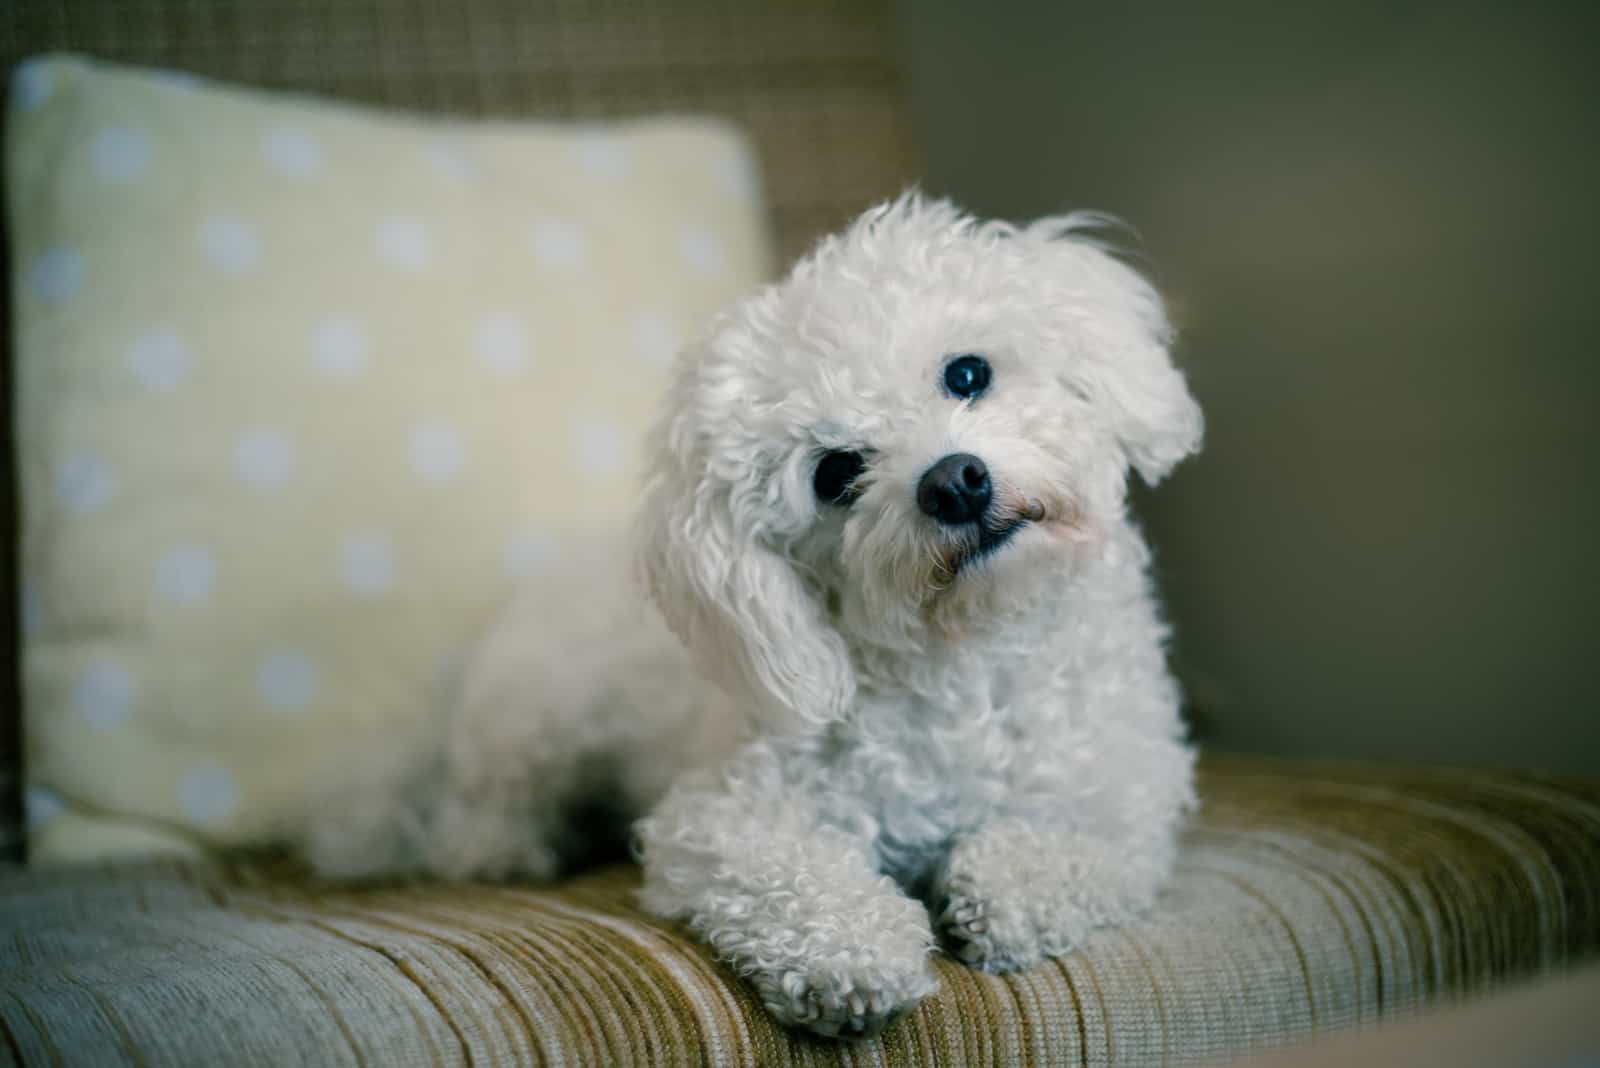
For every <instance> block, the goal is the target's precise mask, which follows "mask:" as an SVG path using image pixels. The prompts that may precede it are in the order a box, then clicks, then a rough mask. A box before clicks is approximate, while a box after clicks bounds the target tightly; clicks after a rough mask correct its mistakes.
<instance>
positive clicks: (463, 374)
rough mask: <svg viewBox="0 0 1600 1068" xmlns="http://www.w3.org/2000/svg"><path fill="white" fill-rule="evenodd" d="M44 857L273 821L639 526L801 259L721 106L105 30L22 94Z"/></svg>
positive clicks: (33, 689) (216, 835)
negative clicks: (176, 54)
mask: <svg viewBox="0 0 1600 1068" xmlns="http://www.w3.org/2000/svg"><path fill="white" fill-rule="evenodd" d="M8 117H9V120H10V121H9V125H8V130H7V133H8V142H7V172H6V176H7V193H8V199H9V206H10V219H11V223H12V237H13V249H14V253H15V261H16V264H17V267H18V279H17V282H18V284H17V286H16V313H17V331H16V339H17V347H16V378H15V383H16V395H17V406H16V414H17V426H16V430H17V437H16V444H17V451H18V473H19V478H20V483H21V490H22V501H21V503H22V564H23V576H24V598H25V600H24V634H23V686H24V696H25V699H26V722H25V731H24V736H25V741H26V746H27V755H28V761H27V768H26V776H27V782H28V787H29V799H30V801H31V802H32V804H31V805H30V815H31V816H32V822H33V825H32V827H31V828H30V849H31V855H32V857H33V858H34V859H37V860H45V861H49V860H59V859H72V858H81V857H84V856H88V855H104V854H106V853H111V852H151V851H157V850H160V851H173V850H183V849H186V848H192V847H193V845H194V843H195V842H197V841H198V842H203V843H208V844H216V843H224V844H225V843H237V842H245V841H251V840H256V839H260V838H262V837H264V836H265V835H266V834H267V833H268V832H269V830H270V829H271V828H274V827H275V826H277V825H278V824H280V823H281V822H282V821H283V819H284V817H285V813H286V812H288V811H291V810H292V809H293V808H295V807H297V806H299V805H300V804H302V803H303V798H304V796H305V793H306V783H307V781H308V779H310V778H312V777H314V776H315V775H317V774H318V773H322V774H326V769H327V768H328V767H329V766H334V767H337V766H340V765H341V764H342V762H343V758H344V757H346V756H348V755H349V754H351V753H354V752H357V751H360V750H363V749H365V748H367V747H368V746H369V745H370V744H371V742H372V741H373V739H375V738H377V737H379V736H382V735H385V734H388V733H390V732H393V731H395V730H399V729H403V728H404V727H406V726H408V725H409V724H410V723H412V722H414V721H415V720H416V719H418V718H420V717H421V716H422V715H423V714H424V713H425V711H426V710H427V709H428V708H430V707H431V706H432V705H433V704H434V703H436V700H437V698H436V695H437V693H438V687H439V682H440V680H441V679H442V678H444V677H447V675H448V671H447V669H448V665H449V664H450V662H451V658H452V657H454V656H457V655H459V654H460V652H461V650H462V649H464V648H466V647H468V646H469V645H470V643H471V640H472V638H473V637H474V636H475V635H476V634H477V633H478V631H479V630H480V629H481V628H482V627H483V626H484V625H486V624H487V622H488V621H489V620H490V619H491V618H492V617H493V615H494V613H495V612H496V611H497V610H498V608H499V607H500V604H501V602H502V601H503V599H504V597H505V596H506V594H505V590H506V588H507V586H508V585H509V584H511V583H512V582H513V581H514V580H515V579H516V578H517V577H518V576H520V575H522V574H524V573H526V572H529V571H532V570H537V569H539V568H541V567H548V566H555V565H553V564H552V561H553V560H558V559H560V558H561V557H562V556H563V555H564V554H566V553H570V552H571V551H572V550H573V549H574V548H575V547H581V546H582V545H583V544H584V543H585V542H586V541H587V540H588V539H589V538H591V537H592V536H593V535H594V534H595V533H596V532H604V533H607V534H611V533H613V532H615V531H617V530H619V529H622V528H623V527H625V526H626V524H627V522H628V519H629V517H630V516H631V514H632V510H633V499H634V496H635V494H636V490H637V477H636V469H637V455H638V451H639V450H638V448H637V441H638V439H639V437H640V436H641V434H642V431H643V428H644V426H645V425H646V424H647V422H648V420H649V419H650V418H651V416H652V415H653V413H654V411H655V409H656V407H657V405H658V404H659V403H660V397H661V393H662V390H663V387H664V384H665V378H666V367H667V365H668V364H670V362H671V360H672V358H673V356H674V354H675V351H676V349H677V347H678V345H679V344H680V343H681V342H682V341H683V340H685V339H687V338H688V337H689V336H692V335H693V334H694V333H696V332H697V331H699V330H700V329H701V328H702V327H703V325H704V324H705V322H706V321H708V320H709V319H710V317H711V316H712V315H713V314H714V313H715V312H717V311H718V310H720V309H721V308H722V307H723V306H725V305H726V304H728V303H730V302H732V301H733V300H735V299H737V298H738V297H740V296H742V295H744V294H745V293H746V292H748V291H749V290H751V289H753V288H755V287H756V286H758V285H759V284H760V283H761V282H762V281H763V280H764V278H765V275H766V272H767V270H768V269H769V267H770V255H769V249H768V240H767V232H766V228H765V223H764V217H763V211H762V208H761V203H760V193H759V181H758V178H757V175H756V171H755V166H754V158H753V155H752V153H751V151H750V150H749V147H748V145H747V144H746V143H745V141H744V138H743V136H742V135H741V134H740V133H739V132H738V131H737V130H735V129H734V128H733V127H732V126H730V125H727V124H724V123H721V122H718V121H712V120H707V119H697V118H693V117H658V118H652V119H646V120H638V121H626V122H610V123H582V124H577V123H534V122H525V123H506V122H502V123H464V122H453V121H441V120H432V119H419V118H416V117H411V116H402V115H396V114H389V113H379V112H371V111H363V110H357V109H354V108H349V107H341V106H336V105H333V104H330V103H327V102H323V101H317V100H313V99H310V98H303V97H292V96H287V95H284V94H273V93H263V92H257V91H250V90H244V89H237V88H229V87H224V86H219V85H214V84H210V83H196V82H195V80H194V79H190V78H180V77H178V76H175V75H172V74H163V73H161V72H152V71H142V70H134V69H129V68H122V67H115V66H111V65H109V64H104V63H98V62H91V61H87V60H82V59H77V58H71V57H55V58H45V59H38V60H33V61H30V62H29V63H27V64H25V65H24V66H23V67H22V68H21V69H20V70H19V72H18V74H17V76H16V79H15V83H14V87H13V94H12V98H11V111H10V114H9V116H8Z"/></svg>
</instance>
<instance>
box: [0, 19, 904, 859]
mask: <svg viewBox="0 0 1600 1068" xmlns="http://www.w3.org/2000/svg"><path fill="white" fill-rule="evenodd" d="M889 32H890V27H889V14H888V5H887V3H884V2H879V0H870V2H858V0H762V2H761V3H753V4H746V3H739V2H738V0H670V2H664V3H656V2H650V0H632V2H630V0H555V2H540V3H530V2H527V0H461V2H459V3H455V4H449V5H446V4H437V5H433V4H417V3H411V2H407V0H376V2H373V3H364V4H341V3H331V4H307V3H305V2H304V0H198V2H197V0H145V2H141V3H137V4H131V3H127V2H126V0H75V2H74V3H72V4H70V5H69V4H63V3H61V2H60V0H9V2H8V3H7V4H5V5H3V6H0V71H3V72H4V73H5V74H6V75H7V76H8V77H9V74H10V72H11V70H12V69H13V68H14V67H15V65H16V63H17V62H18V61H19V60H20V59H22V58H23V57H25V56H28V55H32V54H35V53H39V52H49V51H73V52H82V53H86V54H88V55H92V56H96V57H100V58H105V59H112V60H118V61H121V62H125V63H135V64H142V65H146V66H153V67H165V68H173V69H179V70H186V71H192V72H194V73H196V74H200V75H203V76H207V77H212V78H216V79H219V80H225V81H232V82H239V83H244V84H249V85H256V86H263V87H271V88H283V89H294V90H299V91H304V92H312V93H319V94H324V95H327V96H330V97H337V98H342V99H346V100H353V101H361V102H365V103H370V104H377V105H382V106H388V107H394V108H403V109H407V110H412V111H420V112H435V113H442V114H458V115H476V116H485V117H491V116H493V117H530V116H537V117H547V118H564V117H583V118H601V117H607V116H628V115H639V114H649V113H660V112H696V113H704V114H712V115H719V116H723V117H725V118H728V119H731V120H733V121H735V122H738V123H739V124H740V125H741V126H743V127H744V128H745V129H746V130H747V131H748V133H749V134H750V136H751V137H752V138H753V139H754V142H755V144H756V146H757V147H758V149H759V151H760V154H761V161H762V165H763V169H764V172H765V181H766V192H767V199H768V204H769V208H770V211H771V215H772V224H773V227H774V232H775V234H776V237H777V247H778V251H779V253H780V255H781V257H782V258H783V260H784V261H785V262H787V261H788V260H789V259H792V258H793V257H794V256H796V255H798V254H799V253H800V252H802V251H804V250H805V248H806V247H807V246H808V245H809V244H810V243H811V242H812V241H813V240H815V239H816V237H817V236H819V235H820V234H822V233H824V232H826V231H827V230H829V229H832V228H833V227H835V226H837V225H838V224H839V223H841V222H843V221H844V220H846V219H848V218H849V217H850V216H851V215H853V214H854V213H856V212H857V211H859V210H860V209H861V208H863V207H865V206H866V205H868V204H870V203H871V202H873V201H874V200H878V199H882V198H883V197H886V196H889V195H891V194H893V193H895V192H896V191H898V190H899V189H900V188H901V187H902V186H904V185H905V184H906V183H907V182H908V181H910V180H911V179H912V178H913V177H914V176H915V174H916V171H917V167H916V154H915V152H914V149H913V147H912V143H911V138H910V134H909V130H908V128H907V123H906V119H905V112H904V108H903V106H902V100H901V95H900V90H899V86H898V83H897V74H896V70H895V66H894V62H893V55H892V52H891V48H890V43H889ZM0 249H4V250H8V249H9V242H0ZM7 258H8V257H7V253H6V251H0V268H3V269H4V270H5V273H6V277H7V278H9V276H10V271H9V266H10V265H9V263H6V262H4V261H5V259H7ZM9 302H10V289H9V285H8V286H6V287H3V288H0V323H3V324H4V333H3V336H4V344H5V345H6V352H5V353H4V355H5V359H4V361H3V367H0V403H3V410H4V412H5V413H6V416H5V418H6V427H5V433H4V435H3V436H0V440H3V442H4V444H3V446H0V447H3V449H4V450H5V455H4V458H3V460H4V463H3V466H0V472H3V473H0V523H3V524H4V530H3V532H0V533H3V535H4V538H5V544H6V545H8V546H11V547H12V548H11V551H10V552H5V553H0V602H3V603H4V604H6V605H9V606H13V607H12V608H11V609H9V610H6V611H0V619H3V620H4V622H3V624H0V626H3V628H4V633H3V635H0V861H3V860H15V859H20V856H21V851H22V820H21V764H22V759H23V753H24V750H25V748H26V746H25V742H24V739H23V738H22V731H21V711H20V697H19V686H18V671H17V669H18V651H19V650H18V634H17V627H16V623H15V620H16V611H15V608H14V606H16V605H17V603H18V577H19V576H18V574H17V564H16V555H15V545H16V537H15V532H16V514H17V497H16V486H15V482H14V476H13V472H14V464H13V462H12V453H11V449H12V447H13V435H12V429H11V422H10V412H11V410H12V397H11V382H10V375H11V358H10V344H11V337H12V331H11V322H10V308H9Z"/></svg>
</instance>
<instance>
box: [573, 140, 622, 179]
mask: <svg viewBox="0 0 1600 1068" xmlns="http://www.w3.org/2000/svg"><path fill="white" fill-rule="evenodd" d="M575 151H576V152H577V154H578V159H579V161H581V162H582V163H583V169H584V170H586V171H588V172H589V173H590V174H592V175H593V176H594V177H596V178H602V179H604V180H606V181H608V182H615V181H619V180H620V179H622V178H623V177H624V176H625V175H627V173H628V167H629V164H630V161H629V159H628V150H627V148H626V147H625V146H624V145H623V144H622V142H620V141H618V140H617V139H616V138H615V137H609V136H607V135H605V134H588V135H585V136H584V137H582V138H580V139H579V141H578V144H577V148H576V150H575Z"/></svg>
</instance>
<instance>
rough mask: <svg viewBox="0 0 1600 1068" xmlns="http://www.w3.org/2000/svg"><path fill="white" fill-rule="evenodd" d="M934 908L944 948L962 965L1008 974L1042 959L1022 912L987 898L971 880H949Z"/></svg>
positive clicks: (1033, 935)
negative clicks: (935, 908) (936, 911)
mask: <svg viewBox="0 0 1600 1068" xmlns="http://www.w3.org/2000/svg"><path fill="white" fill-rule="evenodd" d="M937 908H938V915H937V926H938V929H939V933H940V935H942V936H943V939H944V943H945V948H946V949H947V950H948V951H949V952H950V955H951V956H953V957H955V958H956V959H957V960H959V961H961V962H962V963H963V964H968V965H971V966H972V967H974V968H981V969H983V970H984V971H987V972H1009V971H1015V970H1016V969H1018V968H1026V967H1027V966H1028V965H1030V964H1033V963H1034V962H1036V961H1037V960H1039V958H1040V956H1041V954H1040V946H1039V939H1038V938H1037V936H1036V934H1035V931H1034V928H1033V925H1032V923H1030V922H1029V918H1028V917H1027V916H1026V915H1024V914H1023V911H1022V910H1020V909H1015V908H1010V907H1008V906H1007V905H1006V903H1005V902H1004V901H1000V900H996V899H994V898H993V897H992V896H989V895H986V894H985V893H984V892H983V891H982V890H981V889H980V888H979V887H978V886H977V885H976V884H975V883H974V881H973V880H972V879H970V878H967V877H965V876H962V875H953V876H951V877H950V878H948V879H947V880H946V881H945V883H944V887H943V894H942V895H941V899H940V902H939V903H938V905H937Z"/></svg>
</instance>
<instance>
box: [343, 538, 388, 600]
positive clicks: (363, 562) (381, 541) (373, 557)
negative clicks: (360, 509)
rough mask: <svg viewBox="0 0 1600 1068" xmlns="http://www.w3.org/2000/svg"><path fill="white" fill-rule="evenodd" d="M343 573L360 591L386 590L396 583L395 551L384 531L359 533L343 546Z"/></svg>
mask: <svg viewBox="0 0 1600 1068" xmlns="http://www.w3.org/2000/svg"><path fill="white" fill-rule="evenodd" d="M339 576H340V577H341V578H342V579H344V584H345V585H346V586H349V587H350V588H351V589H352V590H354V591H356V592H357V593H382V592H383V591H384V590H386V589H388V588H389V587H390V586H392V585H393V584H394V551H393V550H392V549H391V548H390V546H389V539H388V538H385V537H383V536H382V535H381V534H356V535H352V536H350V537H348V538H345V539H344V544H343V545H342V546H341V547H340V549H339Z"/></svg>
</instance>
